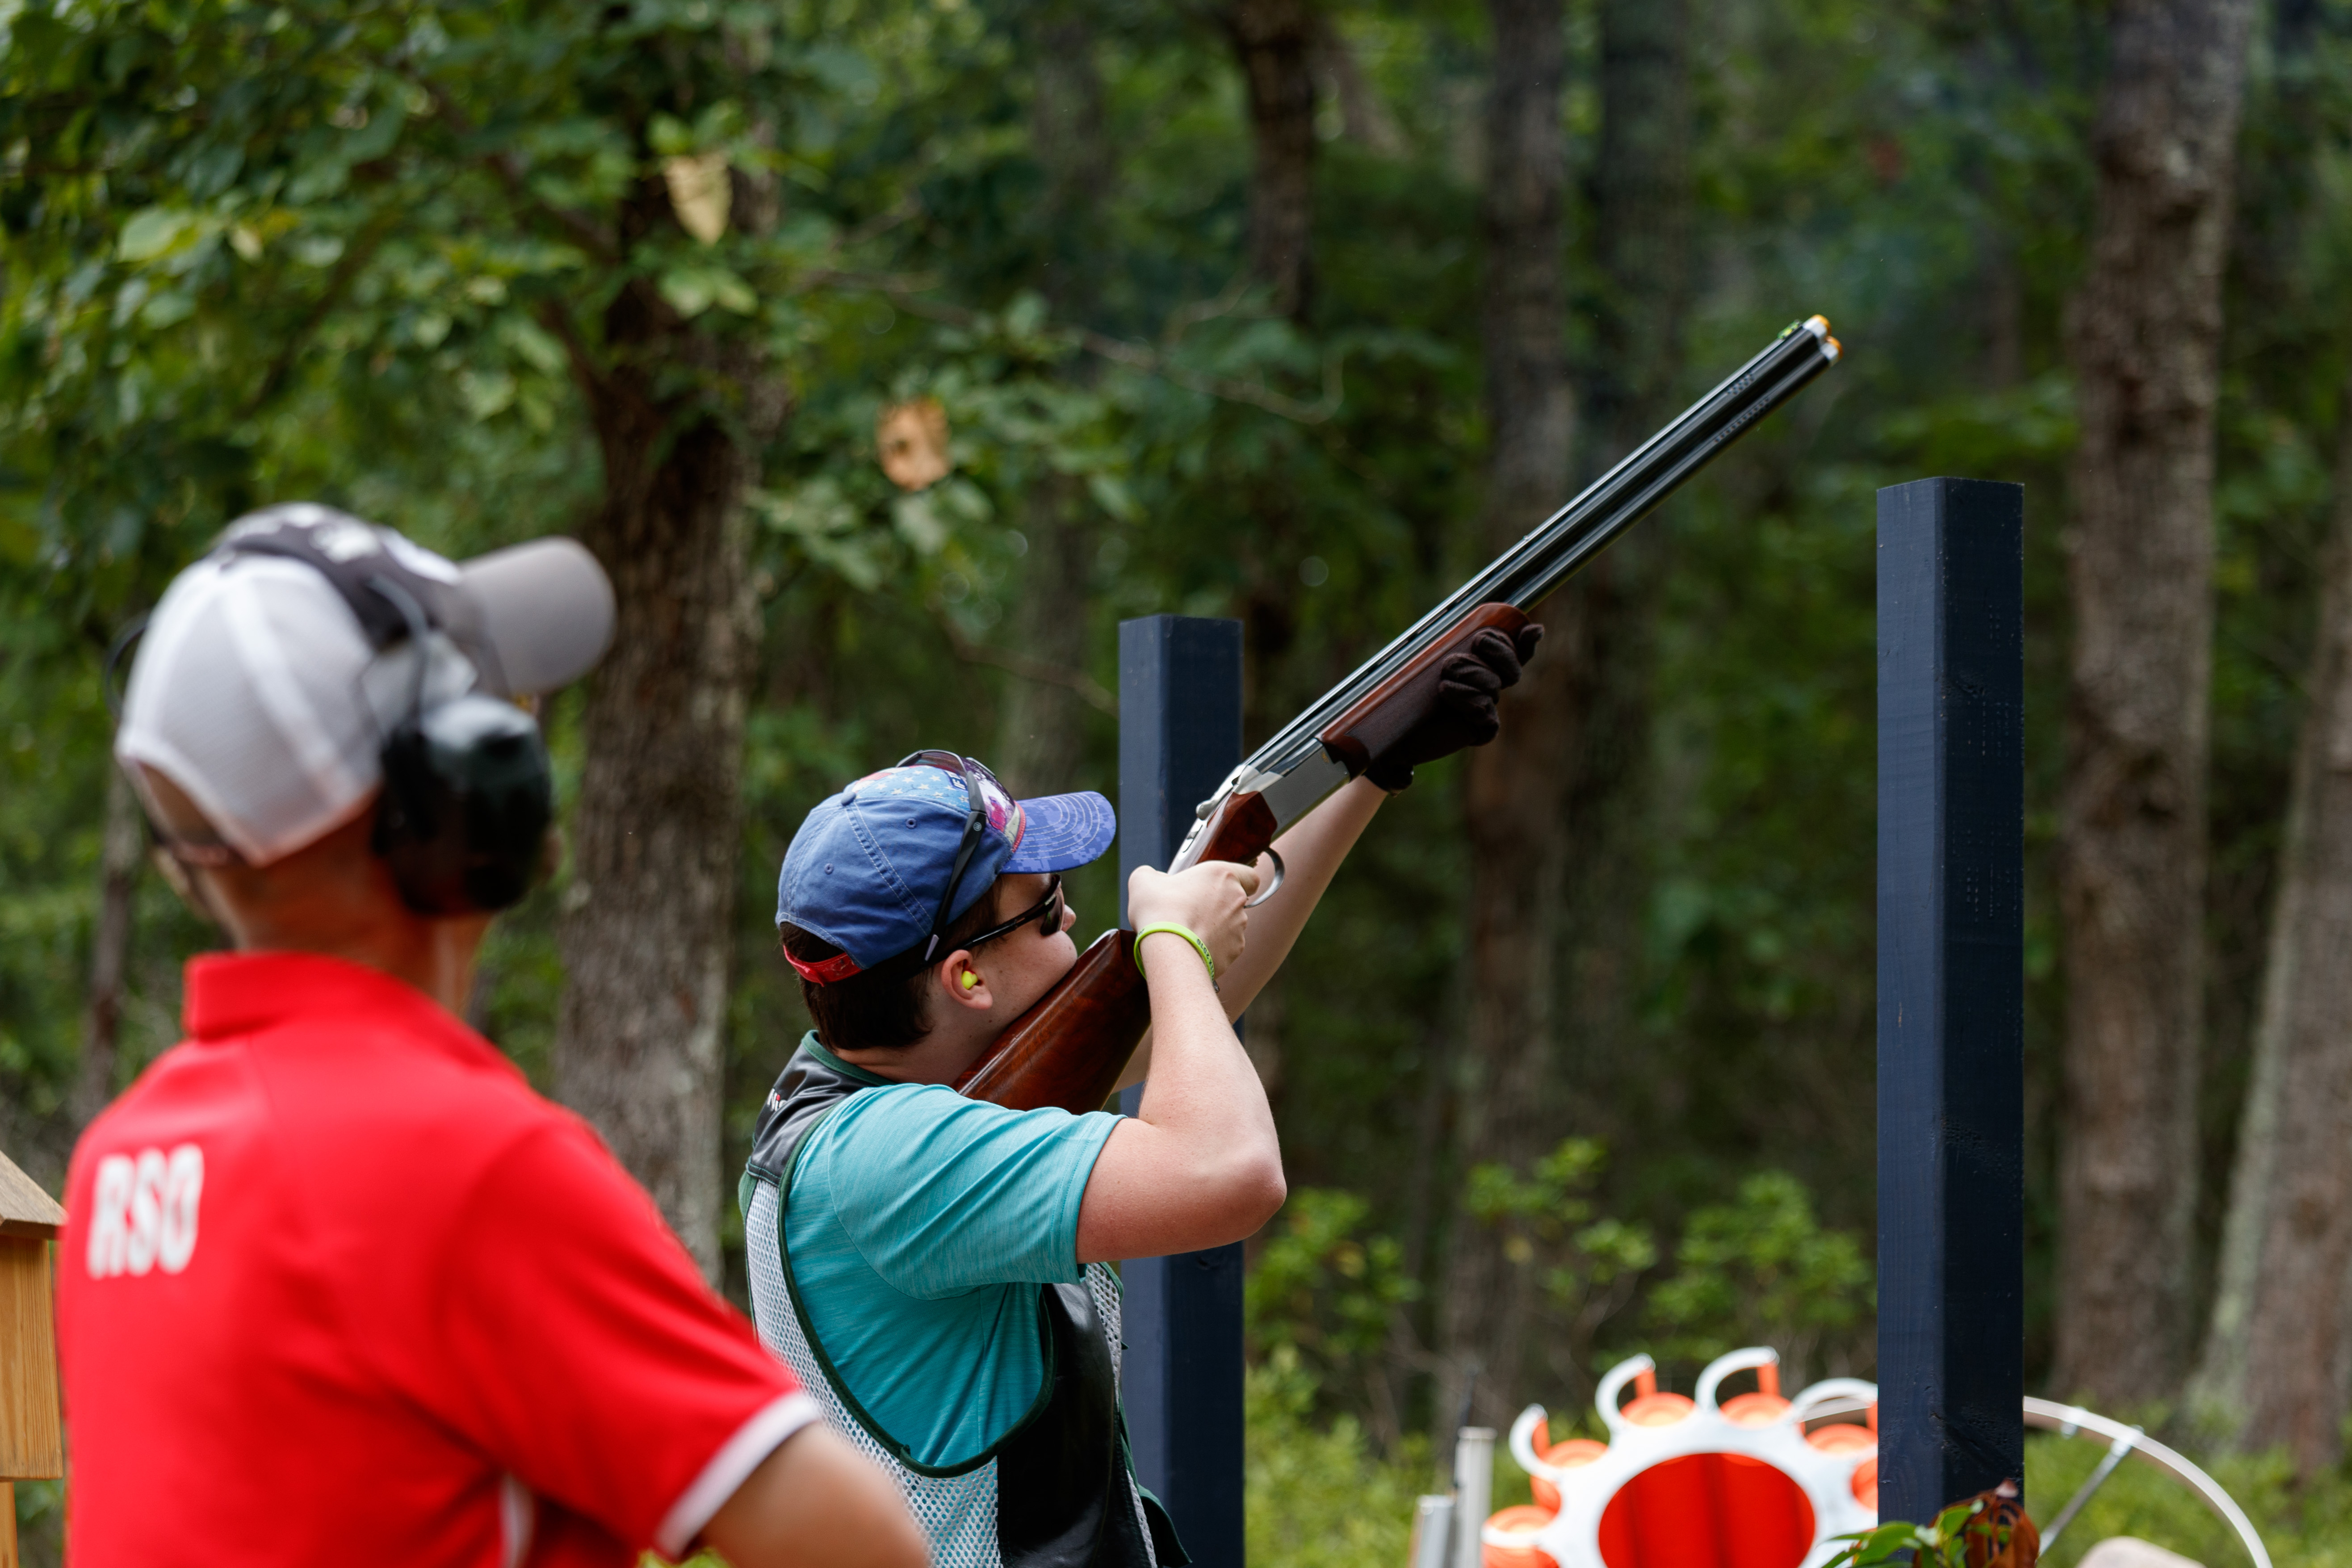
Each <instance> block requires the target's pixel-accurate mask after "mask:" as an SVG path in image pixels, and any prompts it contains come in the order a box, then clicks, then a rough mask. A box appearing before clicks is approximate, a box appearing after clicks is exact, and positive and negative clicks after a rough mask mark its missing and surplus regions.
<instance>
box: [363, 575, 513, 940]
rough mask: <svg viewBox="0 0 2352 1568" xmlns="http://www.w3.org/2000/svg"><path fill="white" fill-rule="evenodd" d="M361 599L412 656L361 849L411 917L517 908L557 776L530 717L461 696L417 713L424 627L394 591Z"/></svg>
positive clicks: (411, 601) (426, 654)
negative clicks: (381, 607)
mask: <svg viewBox="0 0 2352 1568" xmlns="http://www.w3.org/2000/svg"><path fill="white" fill-rule="evenodd" d="M367 586H368V588H369V589H370V590H371V591H372V592H373V593H375V594H376V595H380V596H381V597H383V599H385V600H387V601H389V602H390V603H391V604H392V605H393V606H394V608H395V609H397V610H398V611H399V612H400V615H401V619H402V620H403V621H404V623H405V624H406V626H407V628H408V638H409V642H410V645H411V646H412V647H415V649H416V687H415V694H414V695H413V696H412V697H411V699H410V700H409V712H408V717H407V718H405V719H404V720H402V721H400V722H399V723H398V724H397V725H395V726H394V728H393V731H392V733H391V734H390V735H389V736H387V737H386V738H385V740H384V744H383V798H382V799H381V800H379V801H378V802H377V804H376V815H375V831H374V833H373V836H372V837H370V839H369V841H368V842H369V845H370V847H373V849H374V851H375V852H376V853H377V854H378V855H380V856H382V857H383V861H384V864H385V865H386V866H387V867H389V868H391V871H392V879H393V881H394V884H395V885H396V886H397V887H398V888H399V889H400V897H401V900H402V901H403V902H404V903H405V904H407V906H408V907H409V908H410V909H412V910H415V911H416V912H417V913H418V914H421V915H463V914H489V913H492V912H495V911H496V910H503V909H507V908H509V907H510V906H512V905H514V904H517V903H520V901H521V900H522V896H523V895H524V894H525V893H527V892H529V891H530V884H531V880H532V878H533V876H534V875H535V874H536V873H537V871H538V869H539V868H540V865H541V861H542V860H543V859H544V858H545V857H544V855H543V853H542V850H543V848H544V847H545V844H546V841H547V827H548V824H549V823H551V822H552V821H553V820H554V818H555V776H554V773H553V771H552V770H551V768H550V767H549V765H548V761H547V746H546V743H545V742H542V741H541V739H540V734H539V726H538V724H536V723H535V722H533V721H532V720H531V717H530V714H528V713H525V712H524V711H523V710H521V709H520V708H517V707H516V706H514V704H512V703H510V702H502V701H500V700H498V699H497V698H495V697H485V696H483V695H481V694H480V693H478V692H468V693H467V694H466V695H465V696H462V697H457V698H454V699H452V700H448V701H446V702H436V703H430V704H428V703H426V702H425V676H426V664H427V661H428V660H429V659H430V658H431V657H432V656H431V652H430V640H431V637H432V627H431V626H430V625H429V624H428V623H427V621H426V620H425V610H424V606H422V605H419V604H418V603H417V602H416V599H415V595H411V594H409V593H408V592H407V591H406V590H405V589H404V588H402V587H401V586H400V585H399V584H396V583H394V582H392V581H390V580H389V579H387V578H384V577H380V576H379V577H371V578H369V579H368V582H367Z"/></svg>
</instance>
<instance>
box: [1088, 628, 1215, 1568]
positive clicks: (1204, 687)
mask: <svg viewBox="0 0 2352 1568" xmlns="http://www.w3.org/2000/svg"><path fill="white" fill-rule="evenodd" d="M1241 757H1242V624H1241V623H1240V622H1239V621H1231V620H1211V619H1206V618H1203V617H1201V616H1145V617H1144V618H1143V619H1141V620H1133V621H1122V622H1120V623H1119V628H1118V879H1119V880H1118V885H1119V900H1120V910H1119V912H1120V916H1121V919H1122V921H1124V918H1125V915H1126V898H1127V879H1128V876H1129V873H1130V872H1132V871H1133V870H1134V869H1135V868H1136V867H1138V866H1152V867H1157V868H1162V869H1165V868H1166V867H1167V865H1168V863H1169V861H1171V859H1173V858H1175V855H1176V850H1177V847H1179V846H1180V845H1181V844H1182V843H1183V841H1184V835H1185V834H1186V833H1187V832H1188V831H1190V830H1191V828H1192V823H1193V821H1194V817H1193V814H1192V808H1193V806H1194V805H1197V804H1198V803H1199V802H1201V801H1204V800H1206V799H1208V798H1209V797H1210V796H1211V795H1214V794H1215V793H1216V791H1217V786H1218V785H1219V784H1223V783H1224V781H1225V775H1226V774H1227V773H1231V772H1232V771H1233V767H1234V763H1238V762H1240V761H1241ZM1141 1099H1142V1093H1141V1089H1140V1088H1137V1089H1129V1090H1128V1091H1127V1095H1126V1097H1125V1099H1124V1100H1123V1102H1122V1108H1123V1109H1125V1110H1128V1111H1129V1112H1132V1111H1133V1110H1135V1108H1136V1106H1137V1105H1138V1104H1139V1103H1140V1101H1141ZM1119 1274H1120V1279H1122V1281H1123V1282H1124V1285H1125V1289H1124V1292H1123V1294H1124V1296H1125V1318H1124V1324H1123V1327H1124V1337H1125V1339H1126V1341H1127V1354H1126V1356H1125V1358H1124V1359H1125V1367H1124V1372H1123V1383H1124V1393H1125V1399H1126V1405H1127V1420H1128V1436H1129V1441H1130V1442H1131V1443H1132V1444H1133V1445H1134V1454H1135V1473H1136V1479H1139V1480H1140V1481H1141V1482H1142V1483H1143V1484H1144V1485H1145V1486H1147V1487H1149V1488H1150V1489H1151V1492H1152V1495H1153V1496H1155V1497H1157V1498H1159V1499H1160V1501H1161V1502H1162V1503H1163V1504H1165V1505H1166V1506H1167V1509H1168V1512H1169V1516H1170V1517H1171V1519H1173V1520H1174V1521H1175V1523H1176V1534H1177V1536H1178V1538H1179V1539H1180V1540H1181V1541H1182V1542H1183V1543H1184V1550H1185V1552H1187V1553H1188V1554H1189V1555H1190V1556H1191V1557H1192V1561H1193V1562H1195V1563H1213V1564H1218V1565H1219V1568H1225V1565H1234V1568H1238V1564H1239V1563H1241V1561H1242V1248H1241V1244H1240V1243H1239V1242H1235V1243H1234V1244H1233V1245H1232V1246H1230V1247H1210V1248H1209V1249H1208V1250H1207V1251H1205V1252H1186V1253H1180V1254H1178V1255H1177V1256H1176V1257H1173V1258H1129V1260H1128V1261H1127V1262H1126V1263H1124V1264H1122V1265H1121V1266H1120V1269H1119Z"/></svg>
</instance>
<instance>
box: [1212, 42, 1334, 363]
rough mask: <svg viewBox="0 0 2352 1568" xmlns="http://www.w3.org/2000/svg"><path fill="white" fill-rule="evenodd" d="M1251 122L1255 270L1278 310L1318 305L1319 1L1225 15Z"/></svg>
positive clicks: (1296, 314)
mask: <svg viewBox="0 0 2352 1568" xmlns="http://www.w3.org/2000/svg"><path fill="white" fill-rule="evenodd" d="M1222 19H1223V24H1224V28H1225V32H1226V35H1227V36H1228V37H1230V38H1231V39H1232V40H1233V47H1234V58H1235V59H1236V61H1237V62H1238V63H1239V64H1240V66H1241V70H1242V85H1243V89H1244V91H1245V92H1246V93H1247V94H1248V101H1249V117H1250V148H1251V164H1250V204H1249V269H1250V275H1251V277H1252V278H1254V279H1256V280H1257V281H1258V282H1260V283H1262V284H1264V285H1265V287H1266V288H1267V289H1268V290H1269V291H1270V293H1271V294H1272V296H1273V301H1274V308H1275V310H1276V311H1277V312H1278V313H1280V314H1282V315H1284V316H1286V317H1288V318H1290V319H1291V320H1292V321H1306V320H1307V319H1308V317H1309V316H1310V315H1311V314H1312V312H1313V310H1314V304H1315V258H1314V248H1313V231H1314V222H1315V75H1314V72H1313V70H1312V69H1311V68H1310V61H1311V59H1312V57H1313V52H1314V48H1315V44H1316V38H1317V34H1318V26H1317V22H1316V14H1315V4H1314V0H1233V4H1232V5H1230V6H1229V7H1228V8H1227V9H1226V10H1225V11H1224V12H1223V14H1222Z"/></svg>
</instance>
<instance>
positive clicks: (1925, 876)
mask: <svg viewBox="0 0 2352 1568" xmlns="http://www.w3.org/2000/svg"><path fill="white" fill-rule="evenodd" d="M2024 517H2025V500H2024V490H2023V489H2021V487H2020V486H2017V485H2010V484H1994V483H1990V482H1988V481H1985V480H1981V479H1917V480H1915V481H1913V482H1912V483H1910V484H1907V485H1895V486H1893V487H1890V488H1889V489H1883V490H1881V491H1879V492H1878V1387H1879V1396H1880V1404H1879V1445H1880V1447H1879V1460H1880V1463H1879V1505H1878V1507H1879V1517H1880V1518H1881V1519H1885V1520H1898V1519H1899V1520H1909V1521H1914V1522H1916V1523H1925V1522H1926V1521H1928V1520H1930V1519H1933V1518H1934V1517H1935V1515H1936V1510H1937V1509H1939V1508H1941V1507H1943V1506H1944V1505H1945V1504H1947V1503H1950V1502H1954V1501H1957V1500H1959V1499H1961V1498H1965V1497H1969V1496H1970V1495H1972V1494H1974V1493H1976V1492H1979V1491H1983V1490H1985V1489H1989V1488H1991V1487H1993V1486H1996V1485H1998V1484H1999V1483H2000V1482H2001V1481H2003V1480H2007V1479H2021V1478H2022V1477H2023V1475H2024V1459H2025V1432H2024V1425H2023V1420H2022V1416H2021V1409H2022V1404H2021V1401H2022V1397H2023V1394H2024V1364H2023V1361H2024V1355H2023V1338H2024V1294H2025V1292H2024V1270H2025V1264H2024V1109H2023V1098H2024V1065H2023V1047H2024V1001H2025V943H2024V892H2023V882H2024V868H2023V856H2024V793H2025V790H2024V785H2025V768H2024V753H2025V731H2024V708H2025V703H2024V635H2023V621H2024V610H2023V598H2022V593H2023V590H2022V583H2023V572H2022V559H2023V538H2024Z"/></svg>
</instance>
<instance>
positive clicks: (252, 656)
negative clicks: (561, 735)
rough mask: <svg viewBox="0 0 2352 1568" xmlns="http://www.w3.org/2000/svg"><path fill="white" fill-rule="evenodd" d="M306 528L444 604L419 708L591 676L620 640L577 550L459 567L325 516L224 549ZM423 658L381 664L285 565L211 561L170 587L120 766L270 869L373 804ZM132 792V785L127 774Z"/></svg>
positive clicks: (322, 597)
mask: <svg viewBox="0 0 2352 1568" xmlns="http://www.w3.org/2000/svg"><path fill="white" fill-rule="evenodd" d="M289 523H292V524H297V525H302V526H306V527H312V528H314V529H315V530H316V531H315V532H314V533H313V535H312V538H313V541H314V542H316V543H317V544H318V545H319V546H320V548H321V549H323V550H325V551H327V552H329V553H331V554H337V555H338V559H344V558H346V557H345V556H344V555H342V554H339V553H338V552H352V553H365V552H374V551H384V552H389V553H390V554H391V555H392V556H393V558H394V560H396V561H397V563H399V565H400V566H402V567H404V568H405V569H406V571H407V572H408V573H410V574H414V576H415V577H418V578H424V579H426V580H427V581H428V582H430V583H432V584H439V585H441V586H442V587H444V588H445V589H446V592H445V594H444V595H442V598H441V603H440V607H439V610H438V611H437V613H436V616H435V618H436V622H437V623H438V624H439V627H440V628H441V629H443V630H446V633H447V635H446V636H444V635H439V632H438V631H436V636H435V637H433V638H432V639H431V645H432V646H431V650H430V651H431V660H430V663H429V664H428V665H427V673H426V679H425V683H424V691H425V700H428V701H438V700H446V699H447V698H449V697H452V696H456V695H458V694H460V693H462V692H464V691H466V690H468V689H473V688H474V687H476V686H479V687H482V688H484V689H488V690H491V691H494V692H498V693H499V694H501V695H513V694H515V693H517V692H524V691H533V692H536V691H547V690H551V689H554V688H556V687H558V686H562V685H564V684H566V683H567V682H569V681H572V680H574V679H578V678H579V677H580V676H582V675H583V674H585V673H586V672H587V670H588V668H590V667H591V666H592V665H593V664H594V663H595V662H596V660H597V658H600V657H602V655H603V653H604V647H605V646H606V644H607V643H609V642H610V641H611V639H612V629H613V591H612V585H611V584H609V583H608V582H607V581H606V580H605V577H604V572H603V570H602V568H600V567H599V566H598V565H597V564H596V562H595V558H594V557H593V556H592V555H590V554H589V553H588V552H587V551H586V550H584V549H583V548H582V547H581V546H580V545H579V544H578V543H576V542H573V541H572V540H569V539H543V540H536V541H533V542H530V543H528V544H521V545H517V546H514V547H513V548H511V549H508V550H501V551H498V552H493V553H491V554H488V555H484V556H480V557H478V558H477V559H476V560H474V561H471V562H468V563H464V564H463V565H459V564H457V563H451V562H449V561H446V560H445V559H443V558H442V557H440V556H438V555H436V554H434V553H433V552H430V551H427V550H425V549H422V548H420V547H419V546H417V545H415V544H413V543H411V542H409V541H408V540H406V539H404V538H402V537H401V536H400V535H399V534H397V533H394V532H393V531H391V530H390V529H384V528H378V527H376V526H374V525H373V524H370V523H365V522H362V521H360V520H358V519H356V518H352V517H348V516H346V515H345V514H343V513H341V512H336V511H332V510H329V509H327V508H324V507H316V506H309V505H303V504H297V505H291V506H281V507H272V508H270V509H268V510H266V511H261V512H257V513H254V514H253V515H252V516H251V517H248V518H245V519H240V520H239V521H238V522H237V523H236V524H234V525H232V527H231V529H230V530H229V532H228V533H227V534H225V535H224V536H223V537H224V540H226V539H230V538H234V537H236V535H238V534H239V533H241V532H247V531H253V530H256V529H265V528H276V527H278V526H281V525H284V524H289ZM415 661H416V652H415V649H414V648H413V647H410V646H409V644H408V643H407V642H406V641H403V642H401V643H399V644H397V645H395V646H394V647H391V648H389V649H387V650H386V651H385V652H383V653H382V654H379V653H377V652H376V650H375V648H374V647H373V646H372V645H371V644H370V642H369V640H368V637H367V635H366V633H365V632H363V631H362V628H361V625H360V620H359V617H358V616H356V615H354V614H353V613H352V607H351V605H349V604H347V603H345V602H344V599H343V596H342V595H341V593H340V592H339V591H338V590H337V589H336V588H335V586H334V585H333V584H331V583H330V582H328V580H327V578H326V577H325V576H324V575H323V574H321V573H320V571H318V570H317V569H315V568H314V567H312V566H310V565H307V564H305V563H302V562H300V561H297V560H291V559H288V558H285V557H282V556H275V555H260V554H230V553H227V552H224V551H219V550H216V551H215V552H214V553H212V554H210V555H207V556H206V557H205V559H203V560H201V561H199V562H197V563H195V564H194V565H193V566H191V567H189V568H188V569H187V570H186V571H184V572H183V573H181V574H180V575H179V576H178V577H177V578H176V579H174V580H173V584H172V586H171V588H170V589H169V590H168V591H167V592H166V593H165V594H164V595H163V602H162V603H161V604H159V605H156V607H155V613H154V615H153V616H152V618H151V619H150V620H149V622H148V626H147V631H146V635H145V636H144V637H142V639H141V641H140V644H139V648H138V653H137V657H136V658H135V660H134V662H133V663H132V665H131V679H130V685H129V689H128V691H127V692H126V694H125V696H124V699H123V706H122V722H121V728H120V729H119V730H118V731H117V732H116V735H115V741H114V754H115V756H116V758H117V759H118V760H119V761H121V763H123V764H124V766H125V767H130V765H131V764H132V763H143V764H144V765H145V766H147V767H150V768H152V769H154V770H155V771H156V772H158V773H163V774H164V775H165V776H167V777H169V778H170V779H171V780H172V782H173V784H177V785H178V786H179V787H180V789H181V790H182V791H183V792H184V793H185V794H186V795H187V796H188V798H189V799H190V800H191V801H193V802H194V804H195V806H196V808H197V809H198V810H199V811H201V812H203V813H204V815H205V820H206V821H207V822H209V823H210V824H211V825H212V826H213V827H214V829H215V831H217V832H218V833H219V834H220V836H221V837H222V838H223V839H224V840H225V841H226V843H227V844H228V845H229V846H230V847H233V848H235V849H236V852H237V853H238V854H239V855H240V856H242V857H243V858H245V859H246V860H247V862H248V863H250V864H253V865H256V866H263V865H268V863H269V862H271V861H273V860H277V859H279V858H283V857H285V856H287V855H289V854H291V853H293V852H294V851H295V850H297V849H299V848H301V847H303V846H304V845H306V844H309V843H311V842H313V841H314V840H316V839H318V838H319V837H321V836H322V835H324V834H326V833H329V832H331V831H332V830H333V829H334V828H337V827H340V826H342V825H343V824H344V823H346V822H349V821H351V820H352V818H353V817H354V816H358V815H359V814H360V812H362V810H364V809H365V808H366V807H367V805H368V804H369V803H370V802H371V801H373V799H374V797H375V793H376V788H377V785H378V784H380V783H381V782H382V779H383V770H382V766H381V763H380V762H379V760H378V757H379V752H381V751H382V749H383V737H384V736H385V734H387V733H388V732H389V731H390V730H391V728H392V726H393V725H394V724H396V723H397V722H399V721H401V719H403V718H404V717H405V716H406V715H407V713H408V711H409V710H410V708H411V707H412V706H413V705H414V704H415V701H416V700H417V692H418V689H419V688H418V682H417V679H416V662H415ZM131 774H132V777H133V778H136V777H137V776H138V773H137V770H136V769H135V768H133V769H131Z"/></svg>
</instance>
